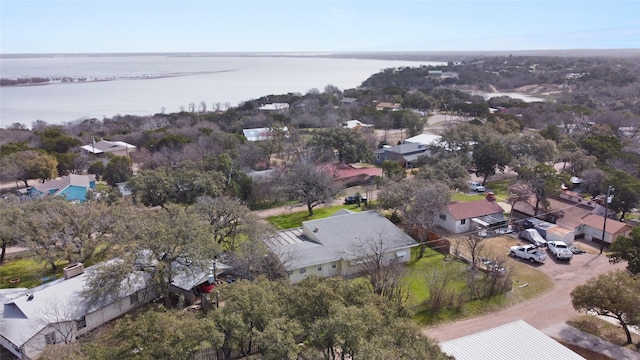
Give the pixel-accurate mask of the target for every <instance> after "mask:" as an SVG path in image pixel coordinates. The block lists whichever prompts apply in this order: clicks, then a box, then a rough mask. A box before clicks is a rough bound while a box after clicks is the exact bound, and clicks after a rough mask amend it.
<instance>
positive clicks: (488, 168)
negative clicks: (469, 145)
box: [473, 141, 512, 185]
mask: <svg viewBox="0 0 640 360" xmlns="http://www.w3.org/2000/svg"><path fill="white" fill-rule="evenodd" d="M511 159H512V156H511V153H510V152H509V150H507V148H506V147H505V146H504V145H502V143H500V142H497V141H496V142H490V143H484V144H478V145H477V146H476V148H475V150H474V151H473V162H474V164H476V175H478V176H482V185H485V184H486V183H487V178H489V177H490V176H493V175H495V174H496V171H497V170H500V171H504V169H505V168H506V166H507V165H508V164H509V162H511Z"/></svg>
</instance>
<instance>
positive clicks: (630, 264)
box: [607, 227, 640, 274]
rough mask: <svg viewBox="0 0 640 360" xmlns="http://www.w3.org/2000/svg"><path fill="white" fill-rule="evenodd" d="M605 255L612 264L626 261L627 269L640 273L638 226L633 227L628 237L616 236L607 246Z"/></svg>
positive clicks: (639, 232)
mask: <svg viewBox="0 0 640 360" xmlns="http://www.w3.org/2000/svg"><path fill="white" fill-rule="evenodd" d="M607 257H608V258H609V262H610V263H612V264H615V263H618V262H620V261H626V262H627V270H629V271H631V272H632V273H634V274H638V273H640V228H639V227H636V228H634V229H633V230H632V231H631V234H629V237H626V236H621V237H619V238H617V239H616V241H614V243H613V244H612V245H611V246H610V247H609V253H608V254H607Z"/></svg>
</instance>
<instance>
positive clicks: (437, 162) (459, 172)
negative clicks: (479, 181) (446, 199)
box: [416, 156, 469, 190]
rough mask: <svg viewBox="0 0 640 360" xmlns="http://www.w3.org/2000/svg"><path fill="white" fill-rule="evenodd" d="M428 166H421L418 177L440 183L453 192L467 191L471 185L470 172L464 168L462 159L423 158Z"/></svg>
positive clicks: (454, 157)
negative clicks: (469, 182) (469, 181)
mask: <svg viewBox="0 0 640 360" xmlns="http://www.w3.org/2000/svg"><path fill="white" fill-rule="evenodd" d="M421 158H424V159H425V161H426V165H424V166H421V167H420V168H419V169H418V172H417V173H416V177H419V178H421V179H424V180H429V181H440V182H443V183H445V184H447V185H448V186H449V189H451V190H460V189H466V188H467V187H468V186H469V184H468V180H469V172H468V171H467V169H466V168H465V167H464V164H463V161H462V159H460V158H458V157H456V156H452V157H446V158H444V159H442V158H434V157H426V156H424V157H421Z"/></svg>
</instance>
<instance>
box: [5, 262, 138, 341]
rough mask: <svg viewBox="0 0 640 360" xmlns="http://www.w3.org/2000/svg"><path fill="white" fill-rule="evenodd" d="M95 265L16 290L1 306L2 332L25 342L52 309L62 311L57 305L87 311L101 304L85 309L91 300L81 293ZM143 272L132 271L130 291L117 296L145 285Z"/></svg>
mask: <svg viewBox="0 0 640 360" xmlns="http://www.w3.org/2000/svg"><path fill="white" fill-rule="evenodd" d="M95 268H96V267H95V266H92V267H88V268H86V269H85V272H84V273H83V274H81V275H78V276H76V277H73V278H70V279H64V278H62V279H58V280H55V281H52V282H48V283H45V284H42V285H40V286H38V287H35V288H32V289H28V290H25V291H23V292H19V293H13V294H12V296H11V299H5V301H6V302H5V303H4V304H3V306H2V309H1V310H0V334H2V336H4V337H5V338H6V339H7V340H9V341H11V342H12V343H13V344H15V345H18V346H22V345H23V344H24V343H26V342H27V341H28V340H29V339H31V338H32V337H33V336H34V335H36V334H37V333H38V332H39V331H40V330H42V329H44V328H45V327H46V326H47V324H48V323H49V322H51V319H47V317H51V316H53V315H56V314H53V315H52V314H51V312H52V311H57V312H60V311H61V310H60V309H55V307H58V308H63V309H62V310H63V311H67V312H68V311H69V310H68V309H64V308H68V307H69V306H73V307H74V308H76V307H77V308H78V310H77V311H80V312H82V313H83V314H88V313H90V312H92V311H95V310H97V309H98V307H91V308H88V309H83V308H85V307H86V306H87V304H86V300H84V298H83V297H82V296H81V295H80V293H81V291H82V289H83V288H84V285H85V283H86V280H87V274H88V273H90V272H92V271H94V270H95ZM142 275H143V273H142V272H139V273H136V274H134V275H132V277H131V278H130V280H131V281H129V282H128V284H129V285H130V286H132V288H130V289H128V291H127V290H124V289H123V291H122V292H121V293H120V294H114V296H113V300H115V299H118V298H123V297H125V296H127V295H129V294H132V293H134V292H135V291H138V290H142V289H144V288H145V287H146V281H144V279H143V277H142ZM29 294H32V295H33V298H32V299H31V300H29V298H28V295H29ZM74 311H76V310H74ZM61 315H65V314H57V317H58V318H59V317H60V316H61ZM78 317H79V316H78ZM57 320H58V321H59V319H57Z"/></svg>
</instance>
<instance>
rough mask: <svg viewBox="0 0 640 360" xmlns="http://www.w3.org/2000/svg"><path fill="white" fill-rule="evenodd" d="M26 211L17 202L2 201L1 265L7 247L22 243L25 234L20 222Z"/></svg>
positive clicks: (0, 207) (0, 202)
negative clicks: (21, 229)
mask: <svg viewBox="0 0 640 360" xmlns="http://www.w3.org/2000/svg"><path fill="white" fill-rule="evenodd" d="M23 216H24V212H23V211H22V209H21V208H20V206H19V205H18V203H17V202H13V201H7V200H3V201H0V241H1V244H0V246H2V249H1V250H0V251H1V252H0V265H2V264H3V263H4V259H5V254H6V252H7V247H8V246H12V245H18V244H20V243H21V241H22V239H23V236H24V234H23V233H22V232H21V231H20V226H19V225H20V224H21V220H22V217H23Z"/></svg>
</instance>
